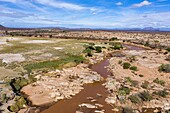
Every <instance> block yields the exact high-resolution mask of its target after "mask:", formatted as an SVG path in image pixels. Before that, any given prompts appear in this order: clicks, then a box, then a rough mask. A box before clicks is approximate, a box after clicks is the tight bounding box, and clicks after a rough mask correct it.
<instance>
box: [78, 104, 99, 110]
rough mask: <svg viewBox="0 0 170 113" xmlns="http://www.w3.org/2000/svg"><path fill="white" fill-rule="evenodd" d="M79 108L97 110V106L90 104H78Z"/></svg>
mask: <svg viewBox="0 0 170 113" xmlns="http://www.w3.org/2000/svg"><path fill="white" fill-rule="evenodd" d="M79 107H87V108H91V109H94V108H97V106H95V105H92V104H85V103H83V104H80V105H79Z"/></svg>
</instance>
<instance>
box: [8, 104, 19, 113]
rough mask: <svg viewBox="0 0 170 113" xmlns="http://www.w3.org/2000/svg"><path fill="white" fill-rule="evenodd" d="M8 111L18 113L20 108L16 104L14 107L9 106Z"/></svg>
mask: <svg viewBox="0 0 170 113" xmlns="http://www.w3.org/2000/svg"><path fill="white" fill-rule="evenodd" d="M8 109H9V110H10V111H11V112H18V111H19V107H18V106H17V105H16V104H13V105H11V106H9V107H8Z"/></svg>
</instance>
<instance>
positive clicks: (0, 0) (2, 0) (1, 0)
mask: <svg viewBox="0 0 170 113" xmlns="http://www.w3.org/2000/svg"><path fill="white" fill-rule="evenodd" d="M0 2H11V3H15V2H16V0H0Z"/></svg>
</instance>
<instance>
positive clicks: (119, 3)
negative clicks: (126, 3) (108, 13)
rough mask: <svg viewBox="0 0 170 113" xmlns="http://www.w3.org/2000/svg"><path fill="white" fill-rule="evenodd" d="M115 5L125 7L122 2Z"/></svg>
mask: <svg viewBox="0 0 170 113" xmlns="http://www.w3.org/2000/svg"><path fill="white" fill-rule="evenodd" d="M115 4H116V5H118V6H120V5H123V3H122V2H117V3H115Z"/></svg>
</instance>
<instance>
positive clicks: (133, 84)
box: [125, 77, 138, 86]
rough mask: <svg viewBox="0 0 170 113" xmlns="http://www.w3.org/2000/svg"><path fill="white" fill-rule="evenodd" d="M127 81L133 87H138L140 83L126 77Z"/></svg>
mask: <svg viewBox="0 0 170 113" xmlns="http://www.w3.org/2000/svg"><path fill="white" fill-rule="evenodd" d="M125 81H126V82H129V83H131V85H132V86H137V85H138V81H135V80H132V79H131V78H130V77H125Z"/></svg>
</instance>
